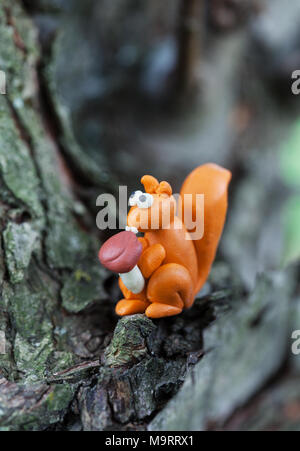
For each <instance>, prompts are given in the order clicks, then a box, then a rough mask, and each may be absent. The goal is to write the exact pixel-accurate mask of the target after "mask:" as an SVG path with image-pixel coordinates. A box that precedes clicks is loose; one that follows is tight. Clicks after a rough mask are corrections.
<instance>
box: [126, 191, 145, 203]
mask: <svg viewBox="0 0 300 451" xmlns="http://www.w3.org/2000/svg"><path fill="white" fill-rule="evenodd" d="M141 194H143V193H142V191H133V192H132V193H131V194H130V197H129V201H128V204H129V205H130V207H134V206H135V205H136V204H137V200H138V197H139V196H140V195H141Z"/></svg>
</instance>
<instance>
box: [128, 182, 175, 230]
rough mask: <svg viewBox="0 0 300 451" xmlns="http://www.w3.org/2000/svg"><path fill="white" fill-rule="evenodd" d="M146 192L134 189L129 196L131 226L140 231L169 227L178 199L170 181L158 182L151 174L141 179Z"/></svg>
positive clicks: (129, 222)
mask: <svg viewBox="0 0 300 451" xmlns="http://www.w3.org/2000/svg"><path fill="white" fill-rule="evenodd" d="M141 183H142V184H143V185H144V189H145V192H142V191H134V192H133V193H132V194H131V196H130V198H129V205H130V206H131V209H130V211H129V213H128V216H127V224H128V226H129V227H135V228H137V229H138V231H139V232H147V231H149V230H158V229H163V228H164V229H165V228H168V227H169V225H170V223H171V222H172V221H173V219H174V216H175V213H176V201H175V199H174V197H173V196H172V188H171V186H170V185H169V183H168V182H160V183H159V182H158V180H157V179H156V178H154V177H152V176H151V175H144V177H142V179H141Z"/></svg>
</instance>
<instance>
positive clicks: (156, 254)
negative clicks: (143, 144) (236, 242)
mask: <svg viewBox="0 0 300 451" xmlns="http://www.w3.org/2000/svg"><path fill="white" fill-rule="evenodd" d="M230 180H231V173H230V172H229V171H228V170H227V169H224V168H222V167H220V166H218V165H216V164H212V163H208V164H205V165H203V166H199V167H198V168H196V169H195V170H194V171H192V172H191V174H190V175H189V176H188V177H187V178H186V180H185V182H184V183H183V186H182V188H181V192H180V195H181V198H182V200H183V207H182V210H183V211H182V215H180V217H179V216H176V202H175V199H174V197H173V196H172V188H171V186H170V185H169V183H167V182H165V181H163V182H160V183H159V182H158V180H157V179H155V178H154V177H152V176H150V175H145V176H144V177H142V179H141V183H142V184H143V185H144V188H145V193H141V192H138V193H139V196H140V198H141V196H142V198H143V199H142V201H143V200H144V201H147V200H149V199H150V200H151V202H149V206H148V207H147V204H146V208H145V205H141V203H140V204H139V202H137V205H136V204H135V203H134V202H133V203H132V205H133V206H132V208H131V209H130V211H129V213H128V217H127V224H128V227H129V229H130V230H133V229H137V230H138V231H139V232H142V233H144V236H143V237H142V238H138V240H139V241H140V243H141V244H142V246H143V251H142V254H141V256H140V258H139V260H138V268H139V270H140V272H141V273H142V275H143V277H144V280H145V284H144V289H143V291H141V292H140V293H138V294H134V293H133V292H132V291H130V290H129V289H127V288H126V286H125V284H124V282H123V281H122V279H121V277H120V278H119V286H120V289H121V291H122V293H123V296H124V299H121V300H120V301H119V302H118V303H117V305H116V313H117V314H118V315H120V316H124V315H131V314H135V313H145V314H146V316H148V317H149V318H161V317H164V316H172V315H177V314H179V313H180V312H181V311H182V309H183V308H189V307H191V306H192V304H193V302H194V299H195V295H196V294H197V293H198V291H199V290H200V289H201V288H202V286H203V285H204V283H205V281H206V280H207V277H208V275H209V272H210V269H211V265H212V263H213V261H214V258H215V254H216V251H217V247H218V243H219V240H220V237H221V234H222V230H223V226H224V222H225V218H226V212H227V192H228V185H229V182H230ZM186 194H189V195H190V196H186V197H185V195H186ZM196 194H203V195H204V233H203V236H202V237H200V238H199V239H196V240H193V239H187V236H188V235H187V234H189V233H190V234H192V232H193V229H190V228H189V227H188V225H185V224H183V222H182V220H181V218H183V220H184V218H185V217H190V218H193V220H195V218H196V217H197V215H196V196H195V195H196ZM139 205H140V206H139ZM187 215H189V216H187ZM153 221H156V223H157V226H158V227H157V228H155V229H153V227H152V228H151V224H153ZM166 226H167V227H166ZM163 227H164V228H163ZM190 236H192V235H190Z"/></svg>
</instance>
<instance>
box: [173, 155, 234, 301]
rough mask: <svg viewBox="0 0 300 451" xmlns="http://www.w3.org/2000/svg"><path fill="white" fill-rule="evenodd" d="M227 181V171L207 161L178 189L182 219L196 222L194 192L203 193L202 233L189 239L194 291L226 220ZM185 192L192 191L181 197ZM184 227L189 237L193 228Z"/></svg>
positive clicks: (204, 274)
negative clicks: (194, 263)
mask: <svg viewBox="0 0 300 451" xmlns="http://www.w3.org/2000/svg"><path fill="white" fill-rule="evenodd" d="M230 180H231V173H230V171H228V170H227V169H224V168H222V167H221V166H218V165H216V164H213V163H208V164H204V165H203V166H199V167H198V168H196V169H195V170H194V171H192V172H191V173H190V175H189V176H188V177H187V178H186V180H185V181H184V183H183V185H182V188H181V192H180V194H181V196H182V199H183V211H182V219H183V221H184V218H192V219H193V221H196V219H197V218H198V217H199V214H200V216H201V212H200V213H199V212H197V214H196V196H195V195H196V194H203V195H204V230H203V236H202V237H201V238H197V237H196V238H195V239H194V240H193V243H194V246H195V248H196V253H197V260H198V282H197V286H196V288H195V294H196V293H197V292H198V291H199V290H200V289H201V288H202V286H203V285H204V283H205V282H206V279H207V277H208V275H209V272H210V268H211V265H212V263H213V261H214V258H215V255H216V251H217V248H218V244H219V240H220V237H221V234H222V231H223V227H224V223H225V219H226V212H227V203H228V201H227V194H228V185H229V182H230ZM185 194H192V196H186V198H184V195H185ZM184 222H186V221H184ZM185 226H186V228H187V229H188V231H189V232H190V233H191V236H193V232H194V229H195V227H194V228H193V229H191V225H190V226H189V224H185Z"/></svg>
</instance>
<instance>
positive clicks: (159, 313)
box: [145, 302, 182, 318]
mask: <svg viewBox="0 0 300 451" xmlns="http://www.w3.org/2000/svg"><path fill="white" fill-rule="evenodd" d="M181 312H182V308H179V307H174V306H173V305H168V304H160V303H159V302H153V303H152V304H150V305H149V307H148V308H147V309H146V311H145V313H146V316H148V318H163V317H164V316H174V315H178V314H179V313H181Z"/></svg>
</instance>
